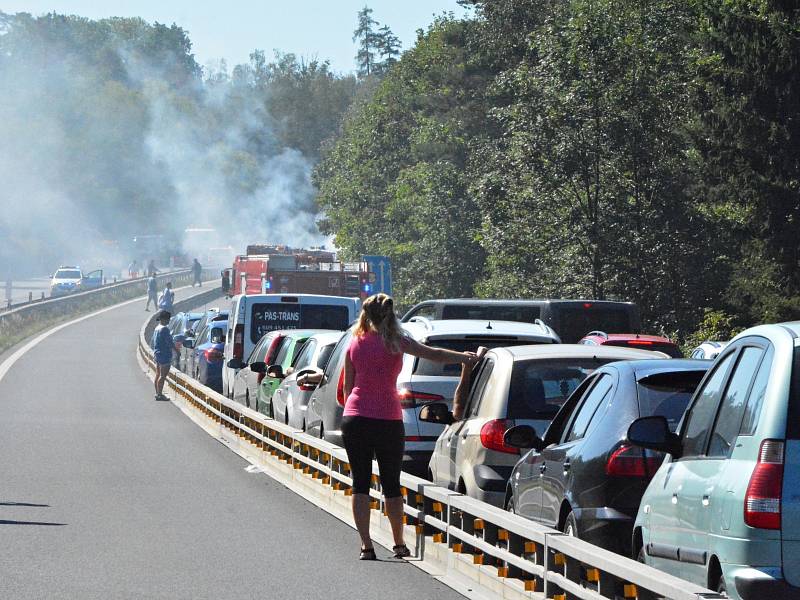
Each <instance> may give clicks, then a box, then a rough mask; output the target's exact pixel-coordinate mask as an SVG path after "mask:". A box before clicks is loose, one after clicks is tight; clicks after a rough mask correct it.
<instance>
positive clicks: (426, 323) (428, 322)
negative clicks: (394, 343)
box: [408, 315, 432, 331]
mask: <svg viewBox="0 0 800 600" xmlns="http://www.w3.org/2000/svg"><path fill="white" fill-rule="evenodd" d="M408 322H409V323H419V324H421V325H424V326H425V329H427V330H428V331H430V330H431V329H432V327H431V320H430V319H429V318H428V317H423V316H422V315H419V316H417V317H411V318H410V319H409V320H408Z"/></svg>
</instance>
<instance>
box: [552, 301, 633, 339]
mask: <svg viewBox="0 0 800 600" xmlns="http://www.w3.org/2000/svg"><path fill="white" fill-rule="evenodd" d="M587 305H589V307H588V308H586V307H583V306H580V305H579V306H574V305H566V306H565V305H553V306H552V307H551V311H552V312H553V313H554V315H557V322H558V327H556V331H558V334H559V336H561V341H562V342H564V343H565V344H574V343H575V342H577V341H578V340H579V339H581V338H582V337H583V336H585V335H586V334H587V333H589V332H590V331H598V330H599V331H605V332H606V333H631V332H634V333H635V331H634V329H635V328H634V323H633V315H632V309H629V308H623V307H605V306H598V305H595V304H591V303H587Z"/></svg>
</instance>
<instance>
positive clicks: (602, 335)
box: [583, 331, 608, 340]
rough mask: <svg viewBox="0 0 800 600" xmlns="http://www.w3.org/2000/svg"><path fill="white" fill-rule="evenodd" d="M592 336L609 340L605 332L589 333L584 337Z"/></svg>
mask: <svg viewBox="0 0 800 600" xmlns="http://www.w3.org/2000/svg"><path fill="white" fill-rule="evenodd" d="M590 335H596V336H598V337H601V338H604V339H606V340H607V339H608V334H607V333H606V332H605V331H590V332H589V333H587V334H586V335H585V336H583V337H589V336H590Z"/></svg>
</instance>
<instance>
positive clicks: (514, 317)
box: [442, 304, 540, 323]
mask: <svg viewBox="0 0 800 600" xmlns="http://www.w3.org/2000/svg"><path fill="white" fill-rule="evenodd" d="M539 314H540V312H539V307H538V306H503V305H502V304H483V305H480V304H473V305H469V304H451V305H446V306H445V307H444V310H442V318H443V319H477V320H480V321H518V322H521V323H535V322H536V319H538V318H539Z"/></svg>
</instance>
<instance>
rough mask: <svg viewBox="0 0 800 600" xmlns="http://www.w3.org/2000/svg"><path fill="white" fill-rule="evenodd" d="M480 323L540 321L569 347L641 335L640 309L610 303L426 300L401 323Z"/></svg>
mask: <svg viewBox="0 0 800 600" xmlns="http://www.w3.org/2000/svg"><path fill="white" fill-rule="evenodd" d="M415 316H422V317H427V318H429V319H480V320H484V321H485V320H488V319H491V320H502V321H521V322H524V323H534V322H536V319H540V320H541V321H543V322H544V323H545V324H546V325H548V326H550V327H552V328H553V329H554V330H555V331H556V333H557V334H558V335H559V337H560V338H561V341H562V342H563V343H565V344H575V343H577V342H578V340H580V339H581V338H582V337H583V336H584V335H586V334H587V333H588V332H590V331H593V330H602V331H607V332H609V333H625V332H633V333H639V332H640V330H641V328H642V325H641V319H640V317H639V308H638V307H637V306H636V305H635V304H633V303H632V302H614V301H610V300H487V299H482V298H451V299H437V300H426V301H424V302H420V303H419V304H417V305H415V306H413V307H412V308H411V309H409V311H408V312H406V314H404V315H403V318H402V319H401V320H402V321H403V322H404V323H406V322H408V321H410V320H411V318H412V317H415Z"/></svg>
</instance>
